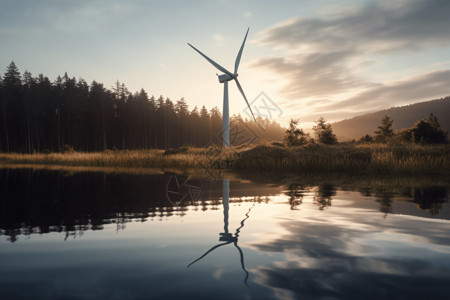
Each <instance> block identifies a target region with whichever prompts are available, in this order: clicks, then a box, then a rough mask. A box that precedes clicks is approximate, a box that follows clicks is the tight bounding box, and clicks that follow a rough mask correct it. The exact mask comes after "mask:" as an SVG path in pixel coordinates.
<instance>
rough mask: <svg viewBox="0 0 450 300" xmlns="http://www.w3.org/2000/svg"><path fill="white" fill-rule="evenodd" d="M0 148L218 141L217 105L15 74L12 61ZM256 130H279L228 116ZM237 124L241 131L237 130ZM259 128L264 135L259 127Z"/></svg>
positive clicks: (273, 133)
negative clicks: (209, 105) (197, 103)
mask: <svg viewBox="0 0 450 300" xmlns="http://www.w3.org/2000/svg"><path fill="white" fill-rule="evenodd" d="M0 112H1V114H0V124H1V125H0V128H1V129H0V151H2V152H24V153H32V152H55V151H61V150H67V149H75V150H78V151H102V150H107V149H121V150H125V149H150V148H157V149H169V148H178V147H181V146H196V147H204V146H208V145H209V144H210V143H211V142H213V143H217V144H221V137H220V134H221V131H222V115H221V112H220V111H219V109H218V108H217V107H214V108H212V109H211V110H208V109H207V108H206V107H205V106H202V107H201V108H200V109H199V108H198V107H194V108H193V109H192V110H189V107H188V104H187V102H186V100H185V99H184V98H182V99H180V100H178V101H176V102H173V101H172V100H170V99H169V98H167V97H163V96H160V97H159V98H155V97H154V96H149V95H148V94H147V92H146V91H145V90H144V89H141V90H140V91H139V92H135V93H131V92H130V91H128V89H127V87H126V86H125V84H124V83H120V82H119V81H117V82H116V83H115V85H114V86H113V87H111V89H109V88H106V87H105V86H104V85H103V84H102V83H99V82H96V81H93V82H92V83H91V84H88V83H87V82H86V81H85V80H84V79H81V78H80V79H78V80H76V79H75V78H70V77H69V76H68V75H67V73H65V74H64V76H62V77H61V76H58V77H57V79H56V80H55V81H53V82H52V81H50V80H49V78H48V77H46V76H44V75H42V74H39V75H38V76H37V77H33V76H32V74H31V73H30V72H27V71H25V72H24V73H23V74H21V73H20V72H19V70H18V68H17V67H16V65H15V63H14V62H11V64H10V65H9V66H8V67H7V69H6V72H5V73H4V75H3V76H0ZM237 120H239V121H240V123H241V125H243V126H244V127H245V128H247V132H257V134H256V136H258V139H257V140H256V139H253V140H251V141H252V142H256V141H259V142H261V141H272V140H279V139H281V138H282V135H283V132H284V129H283V128H281V126H280V125H279V124H278V123H276V122H273V121H270V120H268V119H264V120H263V119H261V118H258V119H257V121H258V124H255V123H254V122H252V121H251V120H247V119H243V118H242V117H241V116H240V115H237V116H233V117H232V118H231V123H232V124H233V121H237ZM241 127H242V126H241ZM261 128H263V129H264V130H261Z"/></svg>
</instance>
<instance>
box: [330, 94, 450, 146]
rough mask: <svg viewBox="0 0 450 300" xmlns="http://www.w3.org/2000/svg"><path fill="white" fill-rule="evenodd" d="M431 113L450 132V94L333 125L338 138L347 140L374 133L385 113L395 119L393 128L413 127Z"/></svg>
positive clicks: (445, 130) (443, 128)
mask: <svg viewBox="0 0 450 300" xmlns="http://www.w3.org/2000/svg"><path fill="white" fill-rule="evenodd" d="M430 113H433V114H435V115H436V116H437V117H438V119H439V123H440V124H441V127H442V130H444V132H450V96H448V97H445V98H442V99H437V100H431V101H426V102H420V103H415V104H411V105H406V106H399V107H392V108H389V109H385V110H381V111H377V112H374V113H370V114H365V115H361V116H357V117H354V118H351V119H345V120H342V121H339V122H335V123H332V126H333V131H334V133H335V134H336V136H337V137H338V139H339V140H340V141H347V140H351V139H359V138H360V137H362V136H363V135H366V134H370V135H373V134H374V131H375V130H377V127H378V126H379V125H380V123H381V119H383V117H384V116H385V115H388V116H389V117H390V118H391V119H392V120H394V123H393V125H392V127H393V129H394V130H399V129H404V128H410V127H412V126H413V125H414V124H415V123H416V122H417V121H418V120H420V119H423V118H426V117H428V115H429V114H430Z"/></svg>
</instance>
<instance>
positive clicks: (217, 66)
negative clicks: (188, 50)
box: [187, 43, 233, 76]
mask: <svg viewBox="0 0 450 300" xmlns="http://www.w3.org/2000/svg"><path fill="white" fill-rule="evenodd" d="M187 44H188V45H189V46H191V47H192V49H194V50H195V51H197V52H198V53H199V54H200V55H201V56H203V57H204V58H205V59H206V60H207V61H209V62H210V64H212V65H213V66H214V67H216V68H217V69H218V70H219V71H221V72H224V73H226V74H228V75H230V76H233V74H231V72H230V71H228V70H227V69H225V68H224V67H222V66H221V65H219V64H218V63H216V62H215V61H213V60H212V59H211V58H209V57H208V56H206V55H205V54H203V53H202V52H200V50H198V49H197V48H195V47H194V46H192V45H191V44H189V43H187Z"/></svg>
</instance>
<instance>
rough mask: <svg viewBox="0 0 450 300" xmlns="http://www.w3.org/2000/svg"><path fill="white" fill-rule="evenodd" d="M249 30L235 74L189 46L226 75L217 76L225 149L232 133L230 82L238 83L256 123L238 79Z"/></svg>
mask: <svg viewBox="0 0 450 300" xmlns="http://www.w3.org/2000/svg"><path fill="white" fill-rule="evenodd" d="M249 30H250V28H248V29H247V33H246V34H245V37H244V41H243V42H242V46H241V49H239V52H238V55H237V56H236V61H235V63H234V73H231V72H230V71H228V70H227V69H225V68H224V67H222V66H221V65H219V64H218V63H216V62H215V61H213V60H212V59H210V58H209V57H208V56H206V55H205V54H203V53H202V52H200V50H198V49H197V48H195V47H194V46H192V45H191V44H189V43H188V45H189V46H191V47H192V48H193V49H194V50H195V51H197V52H198V53H199V54H200V55H201V56H203V57H204V58H205V59H206V60H207V61H209V63H210V64H212V65H213V66H214V67H216V69H218V70H219V71H221V72H223V73H224V74H221V75H219V74H217V77H218V78H219V82H220V83H223V121H222V127H223V129H222V132H223V135H222V138H223V145H224V146H225V147H229V146H230V132H229V125H230V114H229V109H228V106H229V105H228V81H231V80H234V82H236V85H237V87H238V89H239V91H240V92H241V94H242V97H244V100H245V102H246V103H247V105H248V108H249V109H250V112H251V113H252V116H253V119H254V120H255V122H256V118H255V115H254V114H253V111H252V108H251V107H250V104H249V103H248V101H247V97H246V96H245V93H244V91H243V90H242V87H241V84H240V83H239V80H238V79H237V77H238V73H237V71H238V68H239V63H240V62H241V56H242V51H243V50H244V45H245V40H246V39H247V35H248V31H249Z"/></svg>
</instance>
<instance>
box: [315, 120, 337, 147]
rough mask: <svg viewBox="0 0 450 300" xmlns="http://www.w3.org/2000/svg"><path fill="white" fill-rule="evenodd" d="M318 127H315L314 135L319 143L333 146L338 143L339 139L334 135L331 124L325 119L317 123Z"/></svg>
mask: <svg viewBox="0 0 450 300" xmlns="http://www.w3.org/2000/svg"><path fill="white" fill-rule="evenodd" d="M316 123H317V125H316V126H314V127H313V130H314V135H315V136H316V138H317V141H318V142H319V143H322V144H328V145H333V144H336V143H337V137H336V135H335V134H334V133H333V129H332V128H331V124H329V123H326V121H325V119H324V118H323V117H320V118H319V120H317V121H316Z"/></svg>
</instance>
